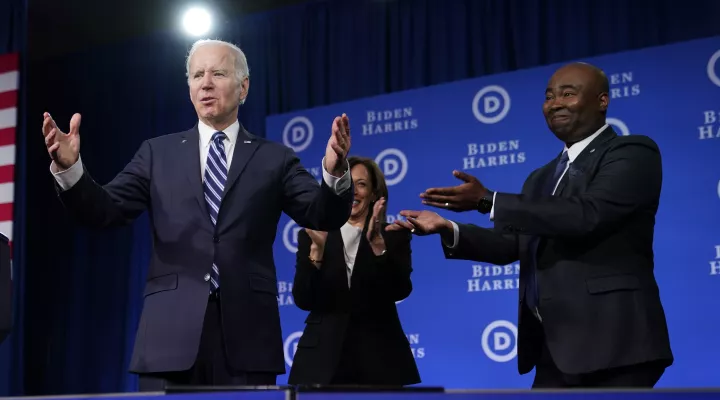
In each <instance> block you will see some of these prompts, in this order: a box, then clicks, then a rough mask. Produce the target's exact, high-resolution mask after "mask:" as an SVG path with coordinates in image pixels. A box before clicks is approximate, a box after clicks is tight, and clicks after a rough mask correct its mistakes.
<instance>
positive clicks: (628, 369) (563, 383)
mask: <svg viewBox="0 0 720 400" xmlns="http://www.w3.org/2000/svg"><path fill="white" fill-rule="evenodd" d="M537 326H538V328H539V329H540V332H538V336H540V337H541V340H539V342H538V343H539V344H540V343H541V346H542V350H541V352H540V360H539V361H538V363H537V365H536V366H535V380H534V382H533V385H532V387H533V389H564V388H638V389H639V388H647V389H650V388H653V387H654V386H655V384H656V383H657V382H658V380H660V377H661V376H662V375H663V373H664V372H665V368H666V363H665V362H661V361H658V362H647V363H643V364H637V365H629V366H624V367H619V368H610V369H606V370H602V371H597V372H592V373H589V374H579V375H571V374H566V373H563V372H562V371H560V370H559V369H558V367H557V365H555V362H554V361H553V359H552V356H551V354H550V350H549V349H548V346H547V342H546V340H545V335H544V334H542V325H541V324H539V323H538V324H537Z"/></svg>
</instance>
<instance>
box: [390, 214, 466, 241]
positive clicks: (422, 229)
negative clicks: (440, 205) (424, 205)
mask: <svg viewBox="0 0 720 400" xmlns="http://www.w3.org/2000/svg"><path fill="white" fill-rule="evenodd" d="M400 215H402V216H403V217H405V218H407V221H403V220H400V219H398V220H395V222H394V223H393V224H391V225H388V226H387V228H385V230H388V231H399V230H403V229H405V230H409V231H410V233H414V234H415V235H418V236H425V235H432V234H434V233H440V234H443V233H448V232H449V233H452V230H453V228H452V224H451V223H450V221H448V220H446V219H445V218H443V217H441V216H440V215H438V214H437V213H435V212H432V211H428V210H422V211H412V210H403V211H400Z"/></svg>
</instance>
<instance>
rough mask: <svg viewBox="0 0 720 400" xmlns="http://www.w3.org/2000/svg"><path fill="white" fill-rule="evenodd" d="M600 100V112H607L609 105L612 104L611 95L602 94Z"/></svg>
mask: <svg viewBox="0 0 720 400" xmlns="http://www.w3.org/2000/svg"><path fill="white" fill-rule="evenodd" d="M598 100H600V111H602V112H607V109H608V105H609V104H610V95H608V94H607V93H605V92H603V93H600V96H598Z"/></svg>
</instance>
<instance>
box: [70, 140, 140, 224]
mask: <svg viewBox="0 0 720 400" xmlns="http://www.w3.org/2000/svg"><path fill="white" fill-rule="evenodd" d="M151 163H152V151H151V148H150V143H149V142H148V141H145V142H143V144H142V145H141V146H140V149H138V151H137V152H136V153H135V156H134V157H133V159H132V160H131V161H130V162H129V163H128V164H127V165H126V166H125V168H124V169H123V170H122V171H121V172H120V173H119V174H118V175H117V176H116V177H115V178H114V179H113V180H112V181H111V182H110V183H108V184H107V185H105V186H101V185H99V184H98V183H96V182H95V181H94V180H93V178H92V177H91V176H90V174H89V173H88V171H87V169H84V170H83V172H82V176H81V177H80V180H79V181H78V182H77V183H75V184H74V185H73V186H72V187H71V188H69V189H68V190H62V188H61V187H60V186H59V185H58V184H57V183H56V189H57V190H58V195H59V197H60V201H61V202H62V203H63V205H64V206H65V208H66V209H67V210H68V211H69V212H70V214H71V215H72V216H73V218H74V219H75V220H76V221H78V222H79V223H81V224H83V225H85V226H88V227H92V228H107V227H114V226H122V225H126V224H129V223H131V222H132V221H133V220H134V219H135V218H137V217H138V216H139V215H140V214H142V213H143V212H144V211H145V210H146V209H147V207H148V204H149V201H150V169H151Z"/></svg>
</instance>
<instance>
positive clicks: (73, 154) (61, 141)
mask: <svg viewBox="0 0 720 400" xmlns="http://www.w3.org/2000/svg"><path fill="white" fill-rule="evenodd" d="M80 119H81V117H80V114H75V115H73V117H72V119H71V120H70V131H69V132H68V133H64V132H63V131H61V130H60V128H58V126H57V124H56V123H55V120H54V119H53V118H52V117H51V116H50V113H45V114H44V119H43V126H42V132H43V136H44V137H45V147H47V151H48V154H49V155H50V158H52V160H53V161H55V164H56V165H57V167H58V168H59V169H61V170H66V169H68V168H70V167H72V166H73V164H75V163H76V162H77V160H78V158H79V157H80Z"/></svg>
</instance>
